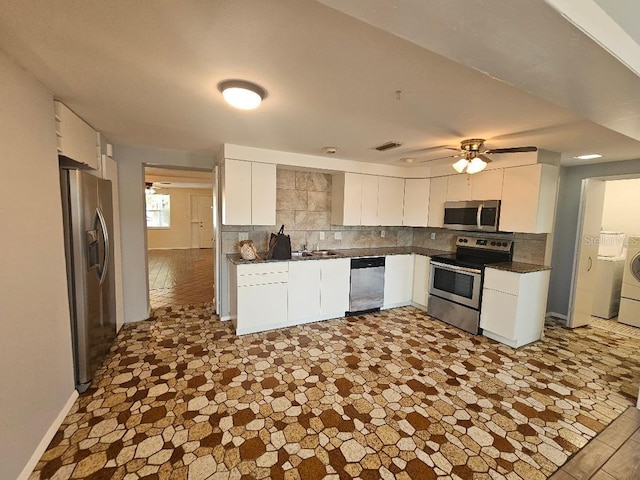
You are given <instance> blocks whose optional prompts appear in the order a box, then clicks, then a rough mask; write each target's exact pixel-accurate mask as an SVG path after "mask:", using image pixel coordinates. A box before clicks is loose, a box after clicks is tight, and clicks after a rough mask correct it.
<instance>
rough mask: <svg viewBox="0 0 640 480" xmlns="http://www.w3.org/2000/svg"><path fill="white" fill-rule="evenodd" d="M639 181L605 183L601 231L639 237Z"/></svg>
mask: <svg viewBox="0 0 640 480" xmlns="http://www.w3.org/2000/svg"><path fill="white" fill-rule="evenodd" d="M639 192H640V179H632V180H613V181H609V182H606V184H605V194H604V208H603V211H602V229H603V230H606V231H613V232H624V233H626V234H627V235H640V201H638V199H639V198H640V193H639Z"/></svg>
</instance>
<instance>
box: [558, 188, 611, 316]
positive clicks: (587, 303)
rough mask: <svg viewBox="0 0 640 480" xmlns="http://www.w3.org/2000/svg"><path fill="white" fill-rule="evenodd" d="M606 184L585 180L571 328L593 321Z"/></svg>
mask: <svg viewBox="0 0 640 480" xmlns="http://www.w3.org/2000/svg"><path fill="white" fill-rule="evenodd" d="M604 186H605V183H604V182H603V181H602V180H595V179H592V178H590V179H586V180H583V181H582V195H581V196H580V211H579V213H578V232H577V235H576V248H575V256H574V258H573V278H572V281H571V297H570V299H569V315H568V318H567V326H569V327H570V328H575V327H581V326H583V325H588V324H589V323H590V322H591V310H592V306H593V295H594V288H595V284H596V277H595V273H596V268H595V266H596V261H597V260H598V242H599V240H600V226H601V225H602V206H603V204H604Z"/></svg>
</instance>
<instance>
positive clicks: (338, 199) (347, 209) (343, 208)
mask: <svg viewBox="0 0 640 480" xmlns="http://www.w3.org/2000/svg"><path fill="white" fill-rule="evenodd" d="M363 176H364V175H360V174H357V173H347V172H344V173H336V174H334V175H333V178H332V183H333V185H332V187H331V223H332V224H333V225H360V221H361V218H362V177H363Z"/></svg>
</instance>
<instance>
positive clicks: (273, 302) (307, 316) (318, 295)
mask: <svg viewBox="0 0 640 480" xmlns="http://www.w3.org/2000/svg"><path fill="white" fill-rule="evenodd" d="M350 278H351V260H350V259H349V258H332V259H326V260H325V259H322V260H304V261H292V262H286V261H285V262H265V263H256V264H241V265H235V264H233V263H230V265H229V292H230V293H229V301H230V315H231V319H232V320H233V324H234V326H235V327H236V333H237V334H238V335H243V334H246V333H254V332H261V331H264V330H272V329H274V328H281V327H288V326H293V325H299V324H302V323H308V322H316V321H318V320H327V319H329V318H337V317H343V316H344V314H345V312H346V311H347V310H348V309H349V281H350Z"/></svg>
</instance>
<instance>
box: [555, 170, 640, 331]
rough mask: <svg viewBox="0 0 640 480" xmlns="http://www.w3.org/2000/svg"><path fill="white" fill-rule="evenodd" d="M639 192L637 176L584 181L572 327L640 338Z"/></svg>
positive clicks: (579, 218) (576, 252) (572, 306)
mask: <svg viewBox="0 0 640 480" xmlns="http://www.w3.org/2000/svg"><path fill="white" fill-rule="evenodd" d="M639 189H640V177H638V176H637V175H635V176H625V177H604V178H589V179H585V180H583V183H582V193H581V199H580V213H579V216H578V235H577V236H576V249H575V257H574V268H573V278H572V289H571V298H570V305H569V315H568V319H567V325H568V326H569V327H571V328H574V327H580V326H583V325H591V326H593V327H596V328H601V329H605V330H610V331H614V332H616V333H620V334H622V335H626V336H631V337H635V338H640V222H639V221H638V220H639V219H640V204H638V202H637V201H636V198H637V192H638V190H639ZM634 259H637V261H636V262H635V264H637V265H638V271H637V272H634V269H633V266H634V265H635V264H634ZM636 273H637V275H636Z"/></svg>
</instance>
